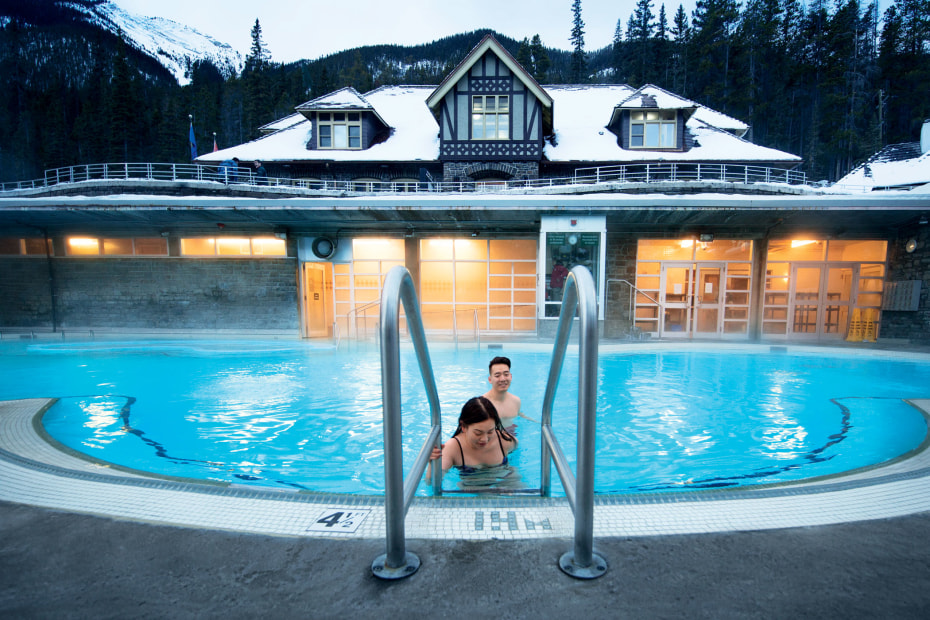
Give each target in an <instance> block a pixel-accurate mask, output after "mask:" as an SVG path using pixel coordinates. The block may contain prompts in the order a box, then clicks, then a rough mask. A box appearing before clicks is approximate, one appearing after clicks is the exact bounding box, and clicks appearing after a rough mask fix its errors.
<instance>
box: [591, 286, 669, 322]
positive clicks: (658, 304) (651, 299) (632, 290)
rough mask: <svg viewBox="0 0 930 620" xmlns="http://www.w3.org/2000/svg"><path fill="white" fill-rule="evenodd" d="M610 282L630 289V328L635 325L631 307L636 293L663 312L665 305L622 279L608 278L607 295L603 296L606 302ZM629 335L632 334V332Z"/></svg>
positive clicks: (608, 296) (608, 295)
mask: <svg viewBox="0 0 930 620" xmlns="http://www.w3.org/2000/svg"><path fill="white" fill-rule="evenodd" d="M611 282H620V283H622V284H626V285H627V286H629V287H630V311H629V313H630V314H629V316H630V325H631V326H633V325H636V317H635V316H634V315H633V306H634V305H635V301H636V293H639V294H640V295H642V296H643V297H645V298H646V299H648V300H649V301H651V302H652V303H654V304H655V305H657V306H658V307H659V310H660V311H661V312H665V305H664V304H663V303H662V302H660V301H658V300H657V299H654V298H653V297H652V296H651V295H649V294H648V293H645V292H644V291H641V290H639V289H638V288H636V286H635V285H634V284H633V283H632V282H630V281H629V280H624V279H623V278H609V279H608V280H607V294H606V295H605V297H606V298H607V299H608V300H609V299H610V283H611ZM630 333H632V331H631V332H630Z"/></svg>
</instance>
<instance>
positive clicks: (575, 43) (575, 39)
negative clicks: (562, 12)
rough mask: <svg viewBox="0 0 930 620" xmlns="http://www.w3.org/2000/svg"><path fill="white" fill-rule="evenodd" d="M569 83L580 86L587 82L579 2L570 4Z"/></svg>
mask: <svg viewBox="0 0 930 620" xmlns="http://www.w3.org/2000/svg"><path fill="white" fill-rule="evenodd" d="M569 41H571V44H572V64H571V81H572V82H574V83H576V84H580V83H582V82H586V81H587V66H586V65H587V61H586V59H585V53H584V21H583V20H582V19H581V0H573V2H572V35H571V37H570V38H569Z"/></svg>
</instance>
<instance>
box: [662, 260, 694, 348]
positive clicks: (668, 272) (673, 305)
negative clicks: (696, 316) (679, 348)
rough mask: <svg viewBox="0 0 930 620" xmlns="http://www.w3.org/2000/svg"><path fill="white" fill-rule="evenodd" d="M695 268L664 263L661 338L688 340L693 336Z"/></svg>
mask: <svg viewBox="0 0 930 620" xmlns="http://www.w3.org/2000/svg"><path fill="white" fill-rule="evenodd" d="M693 282H694V268H693V266H692V265H691V264H690V263H689V264H684V265H683V264H676V263H664V264H663V265H662V284H661V286H662V288H661V291H660V292H661V298H660V299H659V302H660V303H661V306H662V308H663V309H664V312H663V317H662V325H661V328H660V330H661V331H660V336H663V337H666V338H686V337H689V336H690V335H691V304H692V286H693Z"/></svg>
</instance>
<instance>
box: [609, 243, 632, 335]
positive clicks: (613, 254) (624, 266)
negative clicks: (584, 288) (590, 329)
mask: <svg viewBox="0 0 930 620" xmlns="http://www.w3.org/2000/svg"><path fill="white" fill-rule="evenodd" d="M606 275H607V278H606V280H607V281H608V282H607V293H606V295H605V297H604V299H605V307H604V321H605V326H604V331H605V335H606V337H608V338H620V337H624V336H626V335H627V334H628V333H629V330H630V326H631V325H632V324H633V317H632V316H631V315H630V296H631V294H632V289H631V288H630V286H628V285H627V284H624V283H622V282H610V280H626V281H627V282H630V283H631V284H636V238H635V237H630V236H626V235H622V234H617V233H610V232H608V233H607V273H606Z"/></svg>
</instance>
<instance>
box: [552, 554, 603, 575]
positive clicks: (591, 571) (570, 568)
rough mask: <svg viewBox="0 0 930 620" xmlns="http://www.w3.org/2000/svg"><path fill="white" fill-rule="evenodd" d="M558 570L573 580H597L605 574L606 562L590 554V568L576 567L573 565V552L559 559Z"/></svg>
mask: <svg viewBox="0 0 930 620" xmlns="http://www.w3.org/2000/svg"><path fill="white" fill-rule="evenodd" d="M559 568H561V569H562V572H563V573H565V574H566V575H568V576H569V577H574V578H575V579H597V578H598V577H600V576H601V575H603V574H604V573H606V572H607V560H605V559H604V558H602V557H601V556H599V555H598V554H596V553H592V554H591V564H590V566H578V565H577V564H575V552H574V551H568V552H566V553H564V554H563V555H562V557H561V558H559Z"/></svg>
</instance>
